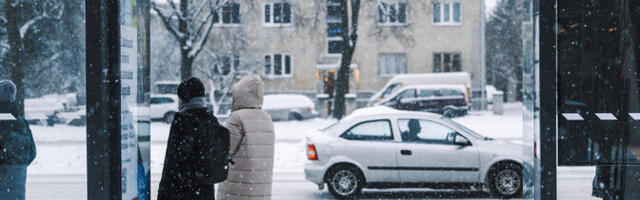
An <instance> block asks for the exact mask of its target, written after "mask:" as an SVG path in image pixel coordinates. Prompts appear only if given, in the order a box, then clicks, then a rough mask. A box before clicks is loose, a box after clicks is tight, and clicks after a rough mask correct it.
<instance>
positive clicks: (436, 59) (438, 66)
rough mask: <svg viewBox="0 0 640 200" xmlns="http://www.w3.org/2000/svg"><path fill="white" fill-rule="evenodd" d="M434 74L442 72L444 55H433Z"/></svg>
mask: <svg viewBox="0 0 640 200" xmlns="http://www.w3.org/2000/svg"><path fill="white" fill-rule="evenodd" d="M433 72H442V54H439V53H436V54H433Z"/></svg>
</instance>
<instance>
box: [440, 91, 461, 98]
mask: <svg viewBox="0 0 640 200" xmlns="http://www.w3.org/2000/svg"><path fill="white" fill-rule="evenodd" d="M440 96H443V97H449V96H464V94H463V93H462V92H460V91H456V90H441V91H440Z"/></svg>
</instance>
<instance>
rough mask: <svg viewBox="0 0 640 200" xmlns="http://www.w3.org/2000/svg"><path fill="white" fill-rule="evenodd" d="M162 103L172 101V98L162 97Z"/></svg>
mask: <svg viewBox="0 0 640 200" xmlns="http://www.w3.org/2000/svg"><path fill="white" fill-rule="evenodd" d="M163 103H173V99H171V98H164V101H163Z"/></svg>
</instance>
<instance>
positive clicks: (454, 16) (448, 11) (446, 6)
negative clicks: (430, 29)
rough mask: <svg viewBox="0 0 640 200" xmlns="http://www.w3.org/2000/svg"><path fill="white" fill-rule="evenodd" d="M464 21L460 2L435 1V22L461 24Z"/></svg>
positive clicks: (439, 23) (438, 23)
mask: <svg viewBox="0 0 640 200" xmlns="http://www.w3.org/2000/svg"><path fill="white" fill-rule="evenodd" d="M461 21H462V17H461V10H460V3H459V2H453V3H441V2H433V24H437V25H459V24H460V23H461Z"/></svg>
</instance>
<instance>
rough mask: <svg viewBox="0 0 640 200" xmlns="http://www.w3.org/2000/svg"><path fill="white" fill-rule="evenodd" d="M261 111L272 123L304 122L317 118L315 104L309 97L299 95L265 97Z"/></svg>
mask: <svg viewBox="0 0 640 200" xmlns="http://www.w3.org/2000/svg"><path fill="white" fill-rule="evenodd" d="M262 109H263V110H264V111H265V112H267V113H268V114H269V115H270V116H271V119H272V120H274V121H278V120H304V119H308V118H313V117H317V116H318V111H316V108H315V103H314V102H313V101H312V100H311V99H310V98H309V97H307V96H304V95H300V94H272V95H265V96H264V103H263V105H262Z"/></svg>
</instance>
